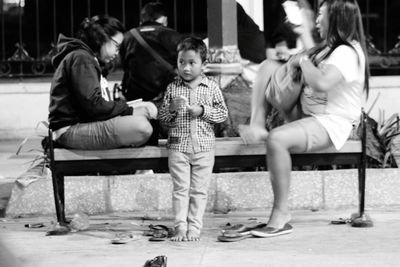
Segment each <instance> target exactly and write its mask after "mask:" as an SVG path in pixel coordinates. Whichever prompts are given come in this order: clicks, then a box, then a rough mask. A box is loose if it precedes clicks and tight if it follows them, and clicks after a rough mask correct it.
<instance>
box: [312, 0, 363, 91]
mask: <svg viewBox="0 0 400 267" xmlns="http://www.w3.org/2000/svg"><path fill="white" fill-rule="evenodd" d="M323 4H326V7H327V14H328V17H329V18H328V23H329V25H328V32H327V38H326V41H325V42H324V43H323V45H322V46H320V47H318V48H317V49H316V51H315V52H314V53H313V54H314V55H316V54H318V53H319V52H321V51H322V50H323V49H325V48H326V47H329V51H328V53H326V54H325V55H323V56H322V58H321V59H320V60H323V59H325V58H327V57H328V56H329V55H330V54H331V53H332V52H333V51H334V50H335V49H336V48H337V47H338V46H340V45H347V46H349V47H351V48H353V49H354V47H353V46H352V45H351V42H352V41H357V42H359V43H360V45H361V48H362V50H363V52H364V55H365V83H364V89H365V90H366V92H367V95H368V91H369V66H368V57H367V56H368V53H367V49H366V43H365V35H364V29H363V24H362V18H361V12H360V8H359V6H358V4H357V0H322V1H321V3H320V6H322V5H323Z"/></svg>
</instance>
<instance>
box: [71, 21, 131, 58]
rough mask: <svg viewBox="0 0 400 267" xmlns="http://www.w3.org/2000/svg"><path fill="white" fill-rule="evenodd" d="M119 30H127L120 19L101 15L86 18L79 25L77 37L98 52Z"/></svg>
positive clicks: (122, 31)
mask: <svg viewBox="0 0 400 267" xmlns="http://www.w3.org/2000/svg"><path fill="white" fill-rule="evenodd" d="M118 32H121V33H124V32H125V27H124V26H123V25H122V23H121V22H120V21H119V20H118V19H116V18H113V17H110V16H106V15H100V16H94V17H92V18H85V19H84V20H83V21H82V23H81V24H80V26H79V30H78V32H77V34H76V37H77V38H78V39H80V40H82V42H84V43H85V44H86V45H87V46H89V48H90V49H92V51H93V52H95V53H98V52H99V51H100V48H101V46H102V45H103V44H104V43H106V42H107V41H108V40H110V38H111V37H112V36H114V35H115V34H117V33H118Z"/></svg>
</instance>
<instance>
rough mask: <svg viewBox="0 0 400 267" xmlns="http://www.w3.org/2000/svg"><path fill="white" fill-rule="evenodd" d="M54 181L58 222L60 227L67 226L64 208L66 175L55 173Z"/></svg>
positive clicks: (53, 175)
mask: <svg viewBox="0 0 400 267" xmlns="http://www.w3.org/2000/svg"><path fill="white" fill-rule="evenodd" d="M52 181H53V193H54V202H55V206H56V215H57V221H58V223H59V224H60V225H67V222H66V219H65V206H64V175H62V174H60V173H56V172H53V173H52Z"/></svg>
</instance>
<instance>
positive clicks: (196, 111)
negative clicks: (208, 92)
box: [187, 105, 204, 118]
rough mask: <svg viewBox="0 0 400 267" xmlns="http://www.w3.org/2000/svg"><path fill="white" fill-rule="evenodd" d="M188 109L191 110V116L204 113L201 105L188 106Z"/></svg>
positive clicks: (198, 115)
mask: <svg viewBox="0 0 400 267" xmlns="http://www.w3.org/2000/svg"><path fill="white" fill-rule="evenodd" d="M187 111H188V112H189V114H190V116H192V117H194V118H197V117H200V116H201V115H203V112H204V108H203V107H202V106H199V105H192V106H188V107H187Z"/></svg>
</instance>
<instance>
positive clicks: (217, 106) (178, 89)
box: [159, 75, 228, 153]
mask: <svg viewBox="0 0 400 267" xmlns="http://www.w3.org/2000/svg"><path fill="white" fill-rule="evenodd" d="M178 96H185V97H186V98H187V99H188V101H189V104H190V105H201V106H203V108H204V112H203V115H201V116H199V117H197V118H193V117H191V116H190V115H189V113H188V112H187V110H186V108H183V109H180V110H179V111H178V112H174V113H171V112H170V111H169V105H170V102H171V100H172V99H174V98H175V97H178ZM227 118H228V109H227V107H226V105H225V101H224V98H223V96H222V92H221V90H220V89H219V86H218V84H217V83H216V82H215V81H213V80H212V79H210V78H209V77H207V76H205V75H202V80H201V82H200V84H199V85H198V86H197V88H190V87H189V86H187V85H186V84H185V83H184V81H183V80H182V79H181V78H177V79H175V81H173V82H172V83H170V84H169V85H168V87H167V90H166V92H165V95H164V99H163V103H162V105H161V108H160V111H159V120H160V121H161V123H163V124H164V125H166V126H167V127H168V143H167V148H168V149H172V150H177V151H179V152H184V153H197V152H205V151H210V150H212V149H214V146H215V133H214V124H215V123H221V122H223V121H225V120H226V119H227Z"/></svg>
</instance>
